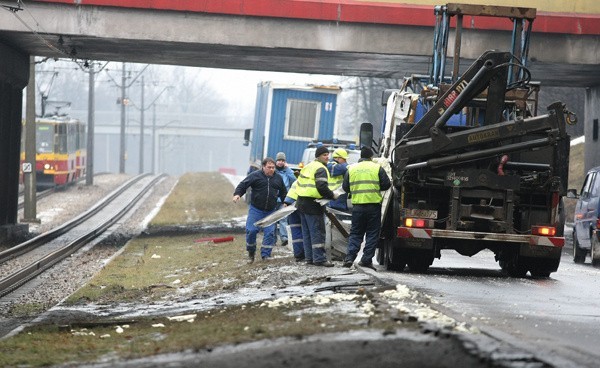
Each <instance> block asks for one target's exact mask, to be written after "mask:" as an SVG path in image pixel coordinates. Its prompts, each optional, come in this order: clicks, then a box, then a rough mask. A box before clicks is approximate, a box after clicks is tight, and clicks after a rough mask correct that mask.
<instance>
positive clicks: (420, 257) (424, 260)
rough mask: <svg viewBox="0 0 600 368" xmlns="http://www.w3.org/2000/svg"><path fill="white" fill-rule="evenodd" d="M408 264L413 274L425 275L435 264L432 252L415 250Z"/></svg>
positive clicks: (411, 253)
mask: <svg viewBox="0 0 600 368" xmlns="http://www.w3.org/2000/svg"><path fill="white" fill-rule="evenodd" d="M407 263H408V268H410V271H411V272H416V273H425V272H427V269H429V266H430V265H431V264H432V263H433V254H432V253H431V251H423V250H413V251H411V252H410V256H409V257H408V259H407Z"/></svg>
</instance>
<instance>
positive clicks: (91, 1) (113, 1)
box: [32, 0, 600, 35]
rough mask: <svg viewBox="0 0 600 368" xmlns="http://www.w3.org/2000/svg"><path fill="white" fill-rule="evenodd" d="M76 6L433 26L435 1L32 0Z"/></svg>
mask: <svg viewBox="0 0 600 368" xmlns="http://www.w3.org/2000/svg"><path fill="white" fill-rule="evenodd" d="M32 1H37V2H45V3H62V4H69V5H72V6H79V5H83V6H85V5H93V6H111V7H121V8H137V9H155V10H172V11H186V12H197V13H209V14H227V15H242V16H254V17H272V18H290V19H309V20H320V21H334V22H348V23H373V24H390V25H406V26H428V27H432V26H433V25H434V22H435V18H434V15H433V7H432V6H421V5H414V4H398V3H375V2H363V1H352V0H203V1H200V0H32ZM463 27H464V28H475V29H489V30H512V23H511V22H510V21H508V20H506V19H499V18H491V17H464V22H463ZM533 31H534V32H541V33H566V34H576V35H600V15H596V14H575V13H549V12H538V13H537V18H536V19H535V21H534V22H533Z"/></svg>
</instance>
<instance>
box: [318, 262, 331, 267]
mask: <svg viewBox="0 0 600 368" xmlns="http://www.w3.org/2000/svg"><path fill="white" fill-rule="evenodd" d="M314 264H315V266H320V267H333V263H331V262H328V261H324V262H315V263H314Z"/></svg>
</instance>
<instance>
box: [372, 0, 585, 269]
mask: <svg viewBox="0 0 600 368" xmlns="http://www.w3.org/2000/svg"><path fill="white" fill-rule="evenodd" d="M440 14H441V16H440ZM436 15H438V17H439V18H440V19H445V20H443V21H442V22H439V23H440V24H441V25H442V26H440V27H442V28H443V27H446V28H447V27H448V24H449V23H450V22H449V20H448V18H449V17H451V16H455V15H458V16H460V17H459V22H458V23H462V16H463V15H473V16H502V17H507V18H510V19H512V20H513V22H515V27H514V28H513V29H514V30H515V31H514V32H513V41H514V42H513V45H521V47H520V48H518V47H516V48H513V50H511V51H486V52H484V53H483V54H482V55H481V56H480V57H479V58H477V59H476V60H475V61H474V62H473V63H472V64H471V66H470V67H468V69H467V70H466V71H465V72H464V73H463V74H462V75H460V76H459V75H458V73H457V71H458V70H459V67H458V60H459V59H460V57H459V55H460V51H459V50H460V42H458V45H459V46H458V47H457V46H455V55H454V63H455V65H454V68H453V71H454V72H453V73H452V76H451V77H446V76H445V75H444V71H443V69H444V66H443V65H441V64H443V63H441V60H445V50H446V46H445V45H441V46H439V45H437V44H436V45H435V46H434V49H435V50H442V52H441V53H440V55H439V57H434V58H433V60H434V65H433V66H432V68H431V70H430V74H429V76H425V77H423V76H412V77H409V78H407V79H406V80H405V83H404V85H403V88H402V89H400V90H396V91H386V93H385V99H384V100H385V101H386V116H385V123H384V127H383V129H382V130H383V133H382V138H381V141H380V143H379V144H378V145H375V144H373V146H375V148H376V150H377V151H378V155H379V156H380V158H379V160H380V162H382V163H384V164H385V165H384V167H387V168H388V171H389V172H388V174H389V175H390V178H391V179H392V182H393V185H392V188H391V189H390V190H389V191H388V192H387V193H385V195H384V200H383V205H382V229H381V235H380V242H379V245H378V251H377V255H376V257H377V260H378V262H379V263H380V264H382V265H385V267H386V269H388V270H396V271H402V270H404V269H405V267H406V266H408V268H409V270H410V271H412V272H426V271H427V270H428V268H429V267H430V266H431V264H432V263H433V260H434V258H440V257H441V251H442V250H445V249H451V250H455V251H456V252H458V253H459V254H461V255H464V256H473V255H475V254H477V253H478V252H480V251H482V250H484V249H489V250H491V252H493V254H494V256H495V260H496V261H498V262H499V265H500V268H501V270H502V271H503V272H504V273H506V274H507V275H509V276H511V277H524V276H525V275H526V274H527V272H529V273H530V274H531V275H532V276H533V277H548V276H549V275H550V274H551V273H552V272H555V271H557V269H558V266H559V264H560V258H561V252H562V248H563V245H564V241H565V240H564V236H563V231H564V221H565V220H564V212H563V211H562V198H563V196H565V195H566V192H567V188H566V186H567V182H568V165H569V141H570V138H569V136H568V135H567V133H566V129H565V127H566V124H571V123H575V122H576V120H577V119H576V116H575V115H574V114H573V113H571V112H569V111H568V110H567V108H566V107H565V105H564V104H563V103H561V102H555V103H553V104H551V105H550V106H548V107H547V111H545V112H544V113H543V114H540V115H538V113H537V110H538V106H537V93H538V91H539V88H540V85H539V83H534V82H532V81H531V73H530V71H529V70H528V68H527V66H526V56H527V47H528V42H529V31H530V30H531V22H532V21H533V18H535V9H530V8H508V7H491V6H486V7H480V6H475V5H462V4H447V5H446V6H443V7H436ZM444 22H445V24H444ZM525 22H529V26H528V27H523V24H524V23H525ZM440 27H436V34H438V35H443V34H444V33H446V34H447V32H448V30H447V29H439V28H440ZM519 31H520V32H519ZM456 37H457V38H460V32H459V29H457V32H456ZM438 39H440V40H442V41H441V42H444V39H445V40H446V41H445V42H447V37H444V36H440V37H438ZM521 40H522V41H523V42H521ZM457 49H458V50H457ZM457 51H458V53H457ZM436 60H438V62H440V64H439V65H436V64H435V61H436ZM372 137H373V132H372V127H371V126H370V125H369V124H364V126H362V127H361V143H363V142H372V141H373V140H372Z"/></svg>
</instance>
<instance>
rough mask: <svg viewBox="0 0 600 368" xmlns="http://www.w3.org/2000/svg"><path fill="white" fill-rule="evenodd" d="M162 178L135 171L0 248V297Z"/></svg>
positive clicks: (80, 243)
mask: <svg viewBox="0 0 600 368" xmlns="http://www.w3.org/2000/svg"><path fill="white" fill-rule="evenodd" d="M163 178H164V175H157V176H153V175H150V174H141V175H138V176H136V177H134V178H132V179H130V180H129V181H127V182H125V183H124V184H122V185H121V186H120V187H119V188H117V189H115V190H114V191H113V192H111V193H110V194H108V195H107V196H106V197H104V199H102V200H101V201H100V202H98V203H97V204H96V205H94V206H93V207H92V208H90V209H89V210H87V211H86V212H84V213H82V214H81V215H79V216H78V217H76V218H74V219H72V220H70V221H68V222H66V223H65V224H63V225H61V226H59V227H56V228H54V229H53V230H51V231H48V232H45V233H43V234H41V235H39V236H37V237H35V238H33V239H30V240H28V241H26V242H23V243H21V244H18V245H16V246H14V247H12V248H9V249H7V250H5V251H3V252H0V297H2V296H5V295H7V294H10V293H11V292H13V291H15V290H16V289H18V288H19V287H21V286H22V285H24V284H25V283H26V282H27V281H29V280H31V279H33V278H35V277H36V276H38V275H39V274H41V273H43V272H44V271H45V270H47V269H49V268H50V267H51V266H53V265H54V264H56V263H58V262H60V261H61V260H63V259H64V258H66V257H68V256H69V255H71V254H73V253H74V252H75V251H77V250H78V249H79V248H81V247H82V246H83V245H85V244H86V243H88V242H89V241H91V240H92V239H94V238H95V237H97V236H99V235H100V234H102V233H103V232H104V231H105V230H106V229H108V228H109V227H110V226H111V225H113V224H114V223H116V222H117V221H118V220H119V219H120V218H121V217H122V216H123V215H124V214H126V213H127V212H128V211H129V210H130V209H131V208H132V207H133V206H135V204H136V203H137V202H138V201H139V200H140V199H141V198H142V197H143V196H144V194H146V193H147V192H148V191H149V190H150V188H152V186H154V185H155V184H157V183H158V182H159V181H160V180H162V179H163ZM42 245H43V247H42Z"/></svg>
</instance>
